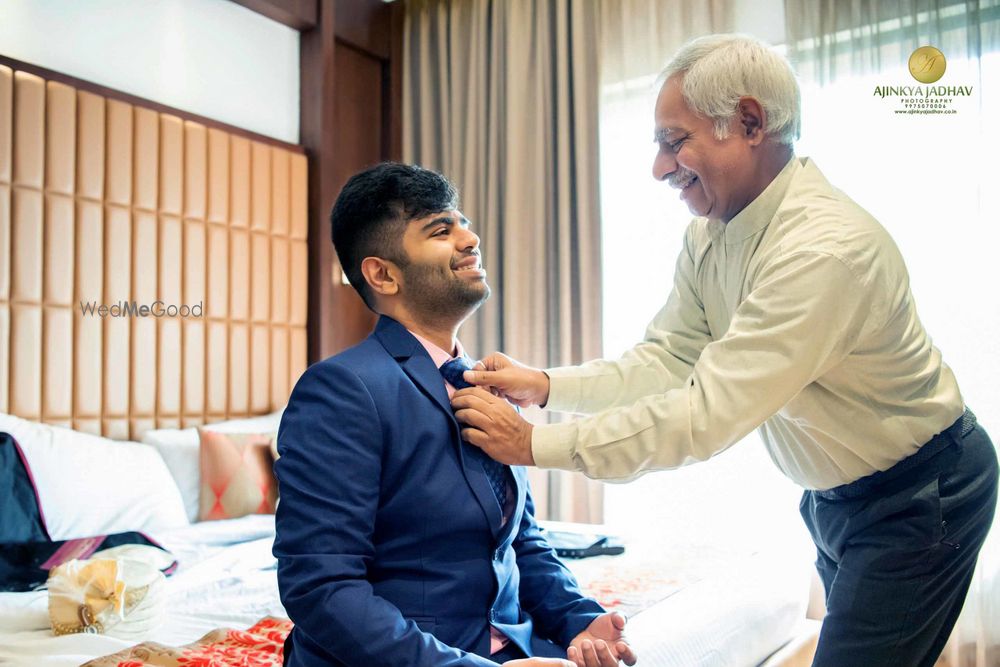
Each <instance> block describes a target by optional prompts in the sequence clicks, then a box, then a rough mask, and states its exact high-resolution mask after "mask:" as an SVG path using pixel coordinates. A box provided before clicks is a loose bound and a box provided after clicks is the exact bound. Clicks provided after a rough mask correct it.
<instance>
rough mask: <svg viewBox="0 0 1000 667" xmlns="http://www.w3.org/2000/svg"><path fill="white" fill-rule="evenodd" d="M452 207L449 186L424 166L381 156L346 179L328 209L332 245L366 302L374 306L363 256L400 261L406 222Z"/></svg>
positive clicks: (404, 261) (402, 260) (401, 263)
mask: <svg viewBox="0 0 1000 667" xmlns="http://www.w3.org/2000/svg"><path fill="white" fill-rule="evenodd" d="M454 208H458V194H457V193H456V191H455V188H454V186H453V185H452V184H451V183H450V182H448V179H446V178H445V177H444V176H442V175H441V174H438V173H437V172H434V171H430V170H429V169H424V168H423V167H417V166H415V165H408V164H399V163H396V162H383V163H381V164H377V165H375V166H374V167H371V168H370V169H366V170H365V171H362V172H360V173H358V174H355V175H354V176H352V177H351V179H350V180H349V181H347V183H346V184H345V185H344V188H343V189H342V190H341V191H340V195H339V196H338V197H337V202H336V203H335V204H334V206H333V211H332V212H331V213H330V227H331V232H332V236H333V245H334V248H335V249H336V251H337V257H338V258H339V260H340V266H341V267H342V268H343V270H344V273H345V274H346V275H347V279H348V280H349V281H350V283H351V285H353V286H354V289H356V290H357V291H358V294H360V295H361V298H362V299H364V302H365V304H366V305H367V306H368V307H369V308H371V309H372V310H375V298H374V294H372V291H371V289H370V288H369V287H368V283H367V282H366V281H365V277H364V276H363V275H362V273H361V262H362V261H363V260H364V259H365V257H381V258H382V259H387V260H390V261H392V262H395V263H396V264H398V265H399V266H400V267H405V266H406V265H407V264H408V258H407V257H406V252H405V251H404V250H403V247H402V242H401V239H402V237H403V231H404V230H405V227H406V224H407V223H409V222H410V221H411V220H413V219H415V218H422V217H424V216H426V215H430V214H431V213H437V212H439V211H446V210H449V209H454Z"/></svg>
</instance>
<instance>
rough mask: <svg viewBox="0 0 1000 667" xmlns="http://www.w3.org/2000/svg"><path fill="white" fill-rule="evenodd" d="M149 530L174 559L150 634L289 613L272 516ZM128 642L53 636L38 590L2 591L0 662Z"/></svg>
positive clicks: (22, 662) (169, 635) (63, 661)
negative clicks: (162, 617)
mask: <svg viewBox="0 0 1000 667" xmlns="http://www.w3.org/2000/svg"><path fill="white" fill-rule="evenodd" d="M151 537H153V538H154V539H156V540H158V541H159V542H160V543H161V544H163V546H164V547H166V548H167V549H169V550H170V551H171V552H172V553H173V554H174V555H175V556H176V557H177V560H178V562H179V564H180V565H179V567H178V570H177V573H176V574H174V575H173V576H171V577H169V578H168V579H167V590H168V592H169V595H170V598H169V600H168V602H167V613H166V621H165V623H164V625H163V626H161V627H160V628H159V629H158V630H157V631H156V632H154V633H153V635H152V636H150V637H149V638H148V639H149V640H151V641H156V642H160V643H163V644H168V645H173V646H176V645H179V644H187V643H189V642H192V641H194V640H196V639H198V638H200V637H201V636H202V635H204V634H205V633H206V632H208V631H209V630H211V629H213V628H217V627H233V628H239V629H244V628H246V627H248V626H250V625H251V624H253V623H254V622H255V621H257V620H259V619H260V618H261V617H263V616H269V615H270V616H287V614H285V611H284V609H283V608H282V606H281V602H279V600H278V584H277V578H276V569H275V567H276V562H275V560H274V557H273V556H272V555H271V543H272V541H273V540H274V517H273V516H265V515H255V516H247V517H243V518H241V519H234V520H229V521H211V522H204V523H196V524H192V525H190V526H185V527H183V528H175V529H170V530H163V531H159V532H155V533H153V534H151ZM134 643H135V642H130V641H124V640H119V639H114V638H112V637H107V636H102V635H64V636H61V637H55V636H53V635H52V632H51V630H50V629H49V621H48V598H47V597H46V593H45V592H44V591H39V592H35V593H0V664H3V665H12V666H15V667H20V666H23V667H34V666H38V667H55V666H57V665H59V666H62V665H67V666H68V665H74V666H75V665H80V664H81V663H83V662H86V661H87V660H90V659H92V658H95V657H98V656H102V655H107V654H109V653H114V652H116V651H120V650H121V649H123V648H127V647H128V646H131V645H133V644H134Z"/></svg>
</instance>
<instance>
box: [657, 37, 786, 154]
mask: <svg viewBox="0 0 1000 667" xmlns="http://www.w3.org/2000/svg"><path fill="white" fill-rule="evenodd" d="M678 74H679V75H682V76H683V77H684V78H683V84H682V88H681V90H682V92H683V94H684V99H685V101H686V102H687V104H688V106H689V107H691V109H692V110H693V111H695V112H697V113H698V114H700V115H702V116H705V117H707V118H710V119H711V120H713V121H714V123H715V136H716V137H717V138H719V139H724V138H726V137H727V136H728V135H729V124H730V121H731V120H732V118H733V116H734V115H735V114H736V111H737V105H738V104H739V100H740V98H741V97H753V98H754V99H756V100H757V101H758V102H760V105H761V106H762V107H763V108H764V113H765V114H767V125H766V133H767V134H768V135H769V136H772V137H774V138H775V139H776V140H777V141H778V142H780V143H783V144H788V145H791V144H792V143H793V142H794V141H795V140H796V139H798V138H799V130H800V126H801V115H802V110H801V106H802V104H801V100H800V95H799V84H798V82H797V81H796V80H795V73H794V72H793V71H792V67H791V65H789V63H788V61H787V60H785V58H784V57H782V56H781V55H779V54H778V53H776V52H775V51H774V50H773V49H772V48H771V47H770V46H769V45H767V44H765V43H764V42H762V41H760V40H758V39H756V38H754V37H750V36H748V35H708V36H705V37H699V38H697V39H694V40H691V41H690V42H688V43H687V44H685V45H684V46H683V47H681V49H680V51H678V52H677V54H676V55H675V56H674V57H673V58H672V59H671V61H670V62H669V63H668V64H667V66H666V68H665V69H664V70H663V72H662V73H661V74H660V81H661V82H665V81H667V80H668V79H669V78H671V77H672V76H674V75H678Z"/></svg>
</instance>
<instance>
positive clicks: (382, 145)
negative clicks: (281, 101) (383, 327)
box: [300, 0, 403, 362]
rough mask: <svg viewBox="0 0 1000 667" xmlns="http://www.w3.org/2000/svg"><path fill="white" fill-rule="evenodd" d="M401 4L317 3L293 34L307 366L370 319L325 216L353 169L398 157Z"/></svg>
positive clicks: (369, 0)
mask: <svg viewBox="0 0 1000 667" xmlns="http://www.w3.org/2000/svg"><path fill="white" fill-rule="evenodd" d="M402 11H403V8H402V6H401V3H399V2H396V3H385V2H383V1H382V0H320V1H319V3H318V5H317V11H316V22H315V25H313V26H312V27H310V28H307V29H305V30H303V31H302V38H301V44H300V52H301V64H300V66H301V93H300V94H301V100H302V104H301V111H300V125H301V139H302V144H303V145H304V146H305V148H306V151H307V154H308V156H309V279H310V281H309V360H310V362H313V361H318V360H320V359H323V358H325V357H327V356H329V355H331V354H335V353H336V352H339V351H341V350H343V349H344V348H346V347H349V346H350V345H353V344H354V343H357V342H358V341H360V340H361V339H363V338H364V337H365V336H367V335H368V333H369V332H370V331H371V328H372V325H373V324H374V322H375V317H374V315H373V314H372V313H371V312H370V311H369V310H368V309H367V308H366V307H365V305H364V303H363V302H362V301H361V299H360V298H359V297H358V296H357V293H356V292H355V291H354V288H352V287H350V286H349V285H345V284H343V283H342V282H341V271H340V267H339V265H338V263H337V260H336V253H335V252H334V249H333V245H332V243H331V241H330V222H329V215H330V209H331V207H332V206H333V202H334V201H335V200H336V198H337V194H338V193H339V192H340V189H341V187H343V185H344V183H345V182H346V181H347V179H348V178H350V176H351V175H352V174H354V173H355V172H357V171H359V170H361V169H363V168H365V167H367V166H370V165H372V164H375V163H377V162H380V161H382V160H393V159H396V160H398V159H400V156H401V146H402V123H401V114H400V111H401V109H400V107H401V105H402V79H401V73H402V64H401V62H400V56H401V52H402Z"/></svg>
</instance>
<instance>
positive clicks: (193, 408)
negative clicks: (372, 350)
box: [0, 66, 308, 438]
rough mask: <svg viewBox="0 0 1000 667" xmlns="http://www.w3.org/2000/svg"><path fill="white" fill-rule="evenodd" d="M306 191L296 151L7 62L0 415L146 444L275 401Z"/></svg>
mask: <svg viewBox="0 0 1000 667" xmlns="http://www.w3.org/2000/svg"><path fill="white" fill-rule="evenodd" d="M306 183H307V162H306V157H305V155H303V154H302V153H300V152H297V151H295V150H290V149H287V148H284V147H281V146H275V145H271V144H269V143H266V142H264V141H255V140H251V139H247V138H246V137H244V136H239V135H236V134H231V133H230V132H227V131H226V130H224V129H220V128H217V127H206V126H205V125H203V124H201V123H198V122H194V121H190V120H182V119H181V118H178V117H176V116H173V115H171V114H167V113H163V112H161V111H159V110H157V109H153V108H146V107H143V106H142V105H138V104H133V103H131V102H126V101H123V100H120V99H112V98H106V97H103V96H101V95H97V94H94V93H91V92H87V91H82V90H77V89H76V88H74V87H72V86H70V85H67V84H65V83H61V82H56V81H46V80H45V79H44V78H42V77H39V76H36V75H34V74H31V73H26V72H19V71H13V70H11V69H10V68H7V67H3V66H0V411H2V412H9V413H12V414H17V415H20V416H23V417H26V418H30V419H38V420H43V421H46V422H50V423H55V424H62V425H66V426H71V427H73V428H76V429H79V430H83V431H89V432H93V433H101V434H104V435H107V436H110V437H114V438H129V437H131V438H138V437H140V436H141V435H142V433H143V432H144V431H145V430H148V429H150V428H156V427H170V426H173V427H179V426H192V425H197V424H201V423H204V422H206V421H214V420H220V419H226V418H231V417H241V416H248V415H251V414H259V413H263V412H268V411H271V410H274V409H277V408H280V407H282V406H283V405H284V404H285V402H286V401H287V398H288V394H289V392H290V391H291V387H292V386H293V384H294V383H295V381H296V380H297V379H298V376H299V375H300V374H301V372H302V371H303V370H304V369H305V363H306V305H307V295H306V287H307V280H308V276H307V269H306V266H307V261H308V253H307V247H306V230H307V227H308V225H307V220H306V194H307V193H306ZM133 304H134V306H133ZM102 306H104V307H112V306H113V307H114V308H115V310H114V311H112V312H108V313H106V314H105V315H103V316H102V315H101V311H100V308H101V307H102ZM141 306H146V307H148V308H150V311H149V315H147V316H141V315H139V314H134V315H133V314H130V313H129V310H130V309H131V308H133V307H135V308H139V307H141ZM168 306H170V307H180V306H186V307H188V308H192V307H193V308H192V309H191V310H190V311H186V312H185V313H184V315H185V316H181V315H180V314H178V315H177V316H171V312H170V311H167V312H166V313H165V314H164V316H162V317H155V316H154V314H153V313H154V311H156V312H163V311H164V309H166V308H167V307H168ZM123 307H124V308H125V312H124V313H123V312H121V311H120V310H117V309H120V308H123Z"/></svg>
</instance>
